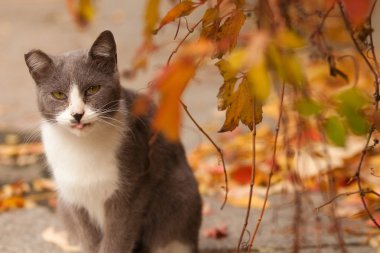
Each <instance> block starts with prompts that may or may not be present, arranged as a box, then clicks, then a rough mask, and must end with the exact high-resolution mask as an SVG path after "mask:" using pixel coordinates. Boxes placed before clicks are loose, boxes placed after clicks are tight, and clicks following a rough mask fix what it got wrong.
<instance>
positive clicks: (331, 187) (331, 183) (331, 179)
mask: <svg viewBox="0 0 380 253" xmlns="http://www.w3.org/2000/svg"><path fill="white" fill-rule="evenodd" d="M323 121H324V118H323V116H322V115H320V116H319V117H318V128H319V132H320V133H321V135H322V140H323V143H322V152H323V155H324V156H325V159H326V163H327V172H328V174H327V178H328V181H327V185H328V194H327V195H328V198H331V196H334V195H336V193H337V187H336V178H335V175H334V171H333V168H332V161H331V156H330V154H329V152H328V149H327V138H326V135H325V133H324V131H323V127H322V124H321V122H323ZM330 213H331V217H330V219H331V221H332V223H333V225H334V228H335V230H336V231H335V232H336V233H335V235H336V239H337V241H338V245H339V248H340V251H341V252H342V253H346V252H347V249H346V247H345V242H344V237H343V234H342V226H341V224H340V221H339V220H338V219H337V217H336V212H335V205H333V204H332V205H331V206H330Z"/></svg>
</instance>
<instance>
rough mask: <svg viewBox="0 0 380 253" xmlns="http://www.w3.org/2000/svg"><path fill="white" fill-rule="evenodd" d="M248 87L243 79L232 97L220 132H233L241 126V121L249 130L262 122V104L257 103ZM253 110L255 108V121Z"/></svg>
mask: <svg viewBox="0 0 380 253" xmlns="http://www.w3.org/2000/svg"><path fill="white" fill-rule="evenodd" d="M253 101H254V99H253V97H252V93H251V92H250V90H249V87H248V80H247V79H243V81H242V82H241V83H240V85H239V88H238V90H237V91H236V92H234V93H233V95H232V97H231V104H230V106H229V107H228V108H227V112H226V120H225V122H224V125H223V127H222V129H220V130H219V132H226V131H232V130H234V129H235V128H236V127H237V126H238V125H239V120H240V121H241V122H242V123H243V124H244V125H246V126H248V127H249V129H251V130H252V129H253V124H254V123H255V124H259V123H260V122H261V120H262V114H263V111H262V104H261V103H260V102H259V101H255V103H253ZM253 108H255V120H253Z"/></svg>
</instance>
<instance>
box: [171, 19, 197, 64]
mask: <svg viewBox="0 0 380 253" xmlns="http://www.w3.org/2000/svg"><path fill="white" fill-rule="evenodd" d="M200 23H202V19H200V20H199V21H198V22H197V23H196V24H195V25H193V26H192V27H191V28H190V30H189V31H188V32H187V34H186V35H185V37H183V39H182V40H181V41H180V42H179V43H178V45H177V47H176V48H175V49H174V50H173V51H172V53H171V54H170V56H169V58H168V61H167V62H166V65H169V63H170V61H171V60H172V58H173V56H174V55H175V54H176V53H177V52H178V49H179V48H180V47H181V46H182V44H183V43H184V42H185V41H186V39H187V38H188V37H189V36H190V35H191V34H192V33H193V32H194V30H195V28H197V26H198V25H199V24H200Z"/></svg>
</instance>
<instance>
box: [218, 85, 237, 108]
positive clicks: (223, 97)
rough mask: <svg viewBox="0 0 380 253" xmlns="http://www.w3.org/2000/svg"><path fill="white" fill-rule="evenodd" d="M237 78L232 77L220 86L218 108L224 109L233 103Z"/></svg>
mask: <svg viewBox="0 0 380 253" xmlns="http://www.w3.org/2000/svg"><path fill="white" fill-rule="evenodd" d="M236 81H237V79H236V78H230V79H228V80H226V81H225V82H224V83H223V85H222V86H221V87H220V89H219V92H218V95H217V97H218V110H219V111H223V110H225V109H227V107H228V106H230V105H231V103H232V101H231V99H232V94H233V92H234V89H235V84H236Z"/></svg>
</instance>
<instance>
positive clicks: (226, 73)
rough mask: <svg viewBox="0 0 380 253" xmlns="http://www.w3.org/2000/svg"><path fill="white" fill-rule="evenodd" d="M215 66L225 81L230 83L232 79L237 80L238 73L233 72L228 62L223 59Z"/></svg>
mask: <svg viewBox="0 0 380 253" xmlns="http://www.w3.org/2000/svg"><path fill="white" fill-rule="evenodd" d="M215 66H217V67H218V69H219V72H220V74H221V75H222V77H223V79H224V81H228V80H230V79H233V78H235V75H236V72H235V71H232V66H231V64H230V63H229V62H228V61H226V60H224V59H222V60H220V61H218V62H217V63H215Z"/></svg>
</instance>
